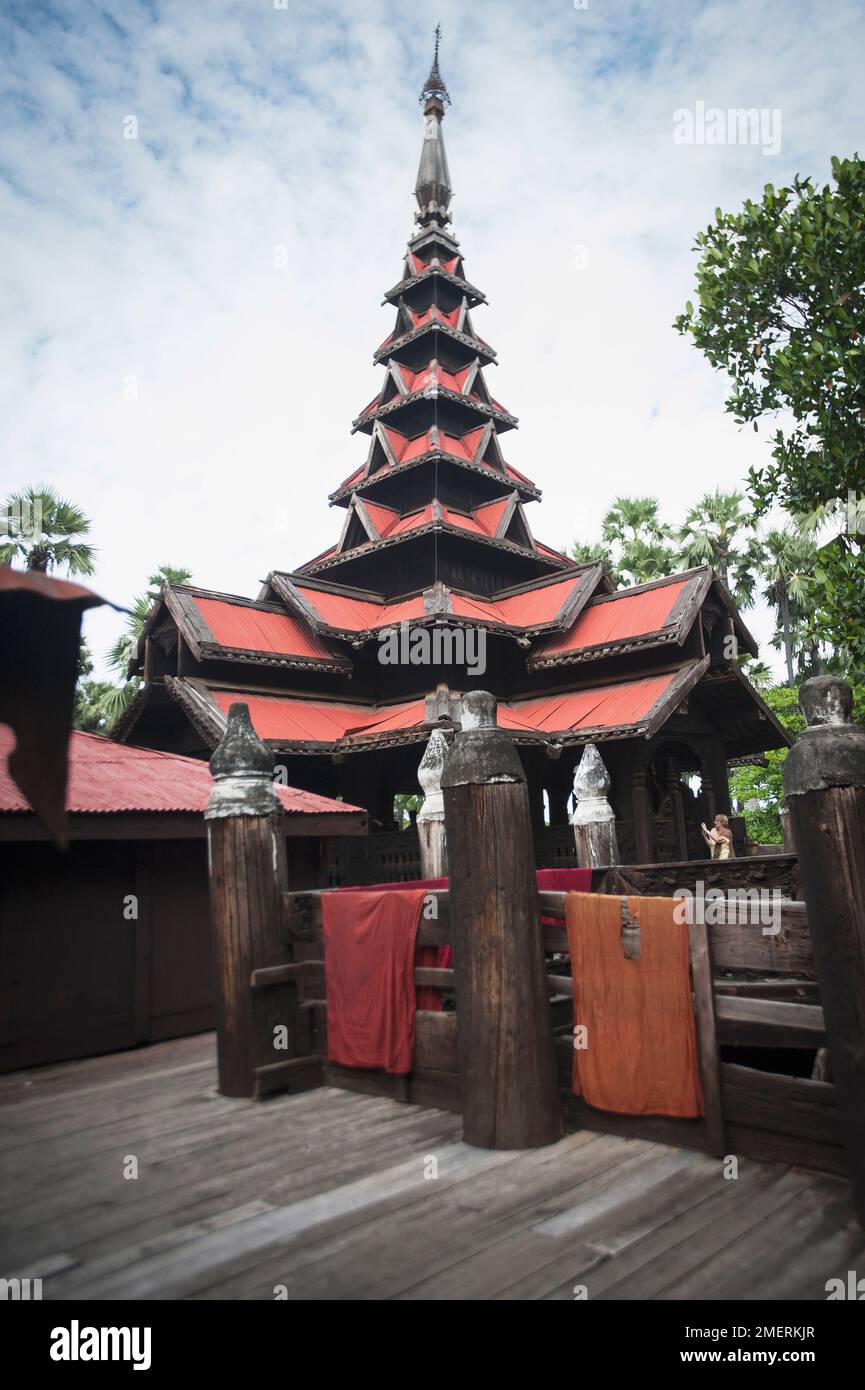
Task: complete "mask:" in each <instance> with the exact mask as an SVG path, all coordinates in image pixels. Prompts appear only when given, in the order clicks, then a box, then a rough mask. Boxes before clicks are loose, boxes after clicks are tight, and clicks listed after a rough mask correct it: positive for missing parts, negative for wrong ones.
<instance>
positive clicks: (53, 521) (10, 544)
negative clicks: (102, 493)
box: [0, 483, 96, 576]
mask: <svg viewBox="0 0 865 1390" xmlns="http://www.w3.org/2000/svg"><path fill="white" fill-rule="evenodd" d="M89 530H90V522H89V520H88V518H87V517H86V516H85V515H84V513H83V512H82V511H81V509H80V507H76V505H75V503H74V502H70V501H69V500H68V498H65V497H60V496H58V494H57V493H56V492H55V491H54V489H53V488H52V487H48V486H47V484H44V483H43V484H41V485H40V486H39V487H28V488H25V489H24V490H23V492H12V493H10V494H9V496H8V497H7V498H6V501H5V502H4V504H3V513H2V518H0V535H2V536H4V537H6V539H5V540H3V541H0V564H4V565H11V564H12V561H13V560H15V559H17V558H21V559H23V560H24V562H25V565H26V567H27V569H29V570H39V571H41V572H42V573H43V574H45V573H47V571H48V570H50V569H59V568H65V569H66V571H67V573H68V574H72V575H76V576H83V575H88V574H92V573H93V571H94V568H95V566H94V556H95V553H96V552H95V550H94V548H93V546H92V545H88V544H87V543H86V542H84V541H80V540H78V539H77V538H78V537H79V536H86V535H87V533H88V532H89Z"/></svg>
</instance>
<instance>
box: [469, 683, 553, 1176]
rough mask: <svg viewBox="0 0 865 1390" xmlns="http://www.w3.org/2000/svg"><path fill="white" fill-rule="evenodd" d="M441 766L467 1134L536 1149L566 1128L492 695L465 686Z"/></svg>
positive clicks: (507, 755)
mask: <svg viewBox="0 0 865 1390" xmlns="http://www.w3.org/2000/svg"><path fill="white" fill-rule="evenodd" d="M461 725H462V729H461V732H460V733H459V734H457V736H456V738H455V739H454V743H453V747H452V748H451V750H450V753H449V755H448V759H447V762H446V764H445V769H444V773H443V776H442V790H443V794H444V806H445V823H446V826H447V842H448V855H449V859H450V915H451V923H452V931H453V939H454V965H455V969H456V996H457V1030H458V1037H459V1057H460V1087H461V1093H462V1109H463V1137H464V1139H465V1141H466V1143H468V1144H474V1145H476V1146H477V1147H478V1148H483V1149H533V1148H540V1147H541V1146H542V1145H544V1144H553V1143H555V1141H556V1140H557V1139H559V1138H561V1134H562V1106H561V1100H560V1097H559V1089H558V1078H557V1074H556V1058H555V1050H554V1045H553V1026H552V1013H551V1010H550V1003H549V998H548V992H547V973H546V964H545V961H544V949H543V936H542V928H541V924H540V913H539V910H538V890H537V881H536V878H535V859H534V850H533V844H532V824H531V815H530V811H529V797H528V789H527V787H526V778H525V774H524V772H523V769H522V766H521V764H520V760H519V757H518V755H517V751H516V748H515V747H514V744H513V742H512V741H511V739H510V737H509V736H508V735H507V734H505V733H503V732H502V731H501V730H500V729H498V728H497V727H496V701H495V698H494V696H492V695H490V694H488V693H487V692H486V691H484V690H474V691H471V692H470V693H469V694H467V695H464V696H463V698H462V702H461Z"/></svg>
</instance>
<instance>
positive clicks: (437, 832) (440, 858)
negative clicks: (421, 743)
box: [417, 729, 448, 878]
mask: <svg viewBox="0 0 865 1390" xmlns="http://www.w3.org/2000/svg"><path fill="white" fill-rule="evenodd" d="M447 754H448V744H447V739H446V738H445V736H444V734H443V733H442V731H441V729H433V731H432V733H431V734H430V736H429V742H428V743H427V746H426V750H425V751H424V755H423V757H422V758H421V761H420V767H419V768H418V770H417V780H418V781H419V782H420V784H421V787H422V788H423V806H422V807H421V808H420V811H419V812H418V818H417V833H418V839H419V841H420V876H421V878H445V877H446V876H447V871H448V861H447V839H446V837H445V803H444V798H443V796H442V771H443V770H444V765H445V759H446V757H447Z"/></svg>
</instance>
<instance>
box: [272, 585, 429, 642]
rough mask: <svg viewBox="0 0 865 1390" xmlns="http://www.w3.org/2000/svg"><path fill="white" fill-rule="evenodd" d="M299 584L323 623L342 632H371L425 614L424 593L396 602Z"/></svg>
mask: <svg viewBox="0 0 865 1390" xmlns="http://www.w3.org/2000/svg"><path fill="white" fill-rule="evenodd" d="M296 587H297V592H298V594H299V595H300V597H301V598H302V599H303V601H304V603H305V604H307V606H308V607H309V608H311V609H312V611H313V612H314V613H315V615H316V617H317V618H318V620H319V622H322V623H325V624H326V625H327V626H328V627H332V628H334V629H335V630H336V631H338V632H369V631H370V630H371V629H373V628H378V627H387V626H388V625H391V624H393V623H401V622H403V621H407V620H409V619H411V618H422V617H423V614H424V604H423V594H416V595H415V596H414V597H413V598H407V599H396V600H394V601H393V602H392V603H375V602H373V601H372V600H369V599H359V598H351V597H349V596H348V595H344V594H332V593H328V592H327V591H326V590H323V589H308V588H306V587H305V586H304V585H302V584H298V585H297V586H296Z"/></svg>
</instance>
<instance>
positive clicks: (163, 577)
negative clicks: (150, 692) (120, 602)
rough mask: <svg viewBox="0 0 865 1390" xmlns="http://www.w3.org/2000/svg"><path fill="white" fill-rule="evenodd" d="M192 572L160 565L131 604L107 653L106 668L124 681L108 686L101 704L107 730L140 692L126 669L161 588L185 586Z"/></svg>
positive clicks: (138, 684) (139, 680)
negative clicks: (120, 628) (165, 586)
mask: <svg viewBox="0 0 865 1390" xmlns="http://www.w3.org/2000/svg"><path fill="white" fill-rule="evenodd" d="M191 578H192V571H191V570H187V569H176V568H174V567H173V566H171V565H160V567H159V569H158V570H157V571H156V573H155V574H151V576H150V578H149V579H148V581H147V589H146V590H145V592H144V593H143V594H137V595H136V597H135V598H134V599H133V600H132V607H131V609H130V610H129V614H128V616H127V619H126V628H125V630H124V631H123V632H122V633H121V634H120V636H119V637H118V638H117V641H116V642H115V643H114V644H113V646H112V647H111V649H110V650H109V652H108V654H107V656H106V660H107V662H108V665H109V666H110V667H111V668H112V670H115V671H117V672H118V674H119V675H120V676H121V677H122V678H123V683H122V685H110V686H109V687H108V690H107V692H106V694H105V696H104V697H103V699H102V702H101V710H102V714H103V716H104V718H105V721H106V724H107V725H108V726H109V727H110V726H111V725H113V724H115V723H116V722H117V720H118V719H119V718H120V716H121V714H122V713H123V711H124V710H125V709H126V708H127V707H128V706H129V705H130V704H131V703H132V701H133V700H134V698H135V696H136V695H137V694H138V691H139V690H140V689H141V679H140V677H139V676H130V675H129V667H130V665H131V664H132V661H133V660H134V658H135V655H136V653H137V650H138V643H139V641H140V639H141V634H142V632H143V631H144V625H145V623H146V622H147V619H148V617H149V615H150V611H151V609H152V608H153V605H154V604H155V603H156V602H157V600H158V599H159V595H160V592H161V590H162V586H163V584H188V583H189V581H190V579H191Z"/></svg>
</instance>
